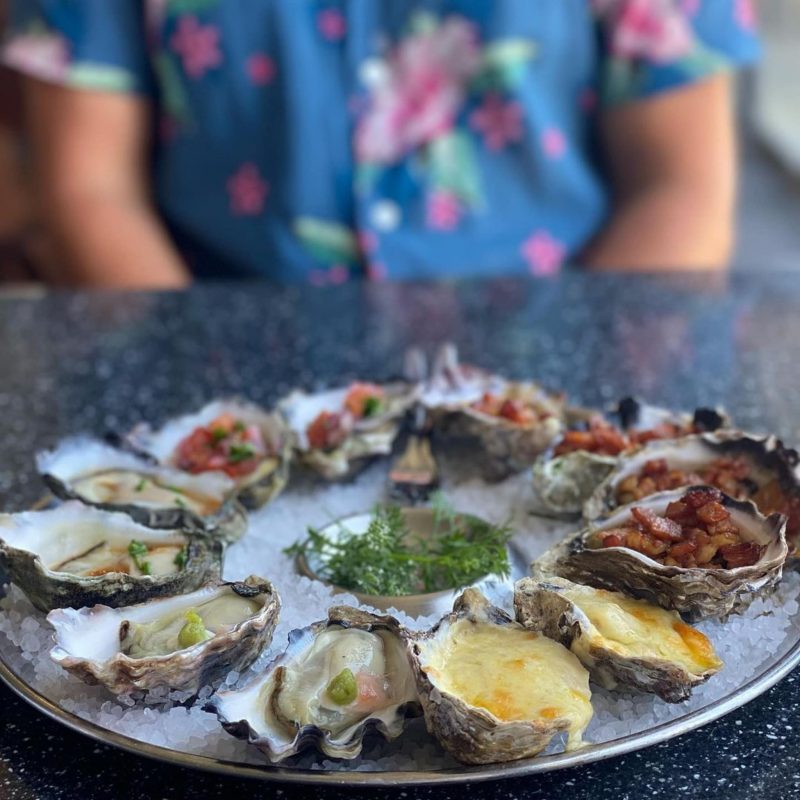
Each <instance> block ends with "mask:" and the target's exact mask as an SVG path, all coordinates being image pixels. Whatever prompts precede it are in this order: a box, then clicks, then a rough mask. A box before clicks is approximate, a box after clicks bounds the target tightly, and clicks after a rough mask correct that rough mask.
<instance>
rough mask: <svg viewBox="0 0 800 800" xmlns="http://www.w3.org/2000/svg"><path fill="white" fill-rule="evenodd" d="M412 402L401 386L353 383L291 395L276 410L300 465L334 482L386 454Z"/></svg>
mask: <svg viewBox="0 0 800 800" xmlns="http://www.w3.org/2000/svg"><path fill="white" fill-rule="evenodd" d="M414 398H415V395H414V389H413V387H412V386H410V385H408V384H405V383H391V384H384V385H379V384H374V383H353V384H351V385H350V386H347V387H341V388H338V389H330V390H327V391H323V392H316V393H314V394H308V393H306V392H302V391H295V392H292V394H290V395H289V396H288V397H286V398H285V399H284V400H282V401H281V402H280V403H279V405H278V409H279V410H280V412H281V413H282V414H283V415H284V417H285V418H286V421H287V424H288V426H289V428H290V429H291V431H292V433H293V435H294V442H295V447H296V448H297V452H298V454H299V458H300V460H301V461H302V462H303V463H304V464H306V465H307V466H309V467H310V468H311V469H313V470H314V471H315V472H317V473H319V474H320V475H321V476H322V477H323V478H326V479H327V480H340V479H345V478H349V477H352V476H353V475H355V474H356V473H357V472H358V471H359V470H360V469H362V468H363V467H365V466H366V465H367V464H368V463H369V461H370V460H371V459H373V458H375V457H376V456H382V455H388V454H389V453H391V451H392V445H393V444H394V441H395V439H396V438H397V434H398V433H399V431H400V423H401V420H402V417H403V416H404V415H405V413H406V412H407V411H408V409H409V408H410V407H411V405H412V404H413V403H414Z"/></svg>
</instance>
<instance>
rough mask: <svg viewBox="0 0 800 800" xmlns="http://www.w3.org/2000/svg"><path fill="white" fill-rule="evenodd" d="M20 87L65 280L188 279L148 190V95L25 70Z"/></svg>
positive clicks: (114, 283)
mask: <svg viewBox="0 0 800 800" xmlns="http://www.w3.org/2000/svg"><path fill="white" fill-rule="evenodd" d="M26 94H27V104H28V113H29V123H30V125H29V128H30V134H31V139H32V143H33V147H34V154H35V161H36V165H37V167H36V168H37V176H36V177H37V195H38V198H39V201H40V203H41V210H42V214H43V216H44V220H45V224H46V226H47V227H48V229H49V231H50V233H51V235H52V236H53V238H54V243H55V245H56V247H57V252H58V253H60V255H61V258H63V262H64V270H65V272H64V277H65V282H67V283H70V284H73V285H80V286H86V287H98V288H99V287H105V288H128V289H179V288H183V287H185V286H187V285H188V284H189V282H190V276H189V271H188V270H187V268H186V265H185V264H184V263H183V261H182V260H181V257H180V255H179V254H178V252H177V250H176V249H175V247H174V246H173V244H172V242H171V241H170V239H169V237H168V235H167V233H166V231H165V229H164V227H163V225H162V224H161V222H160V221H159V219H158V216H157V214H156V211H155V208H154V205H153V201H152V197H151V190H150V177H149V172H150V164H149V160H148V153H149V146H150V133H149V132H150V113H151V111H150V107H149V103H148V101H147V100H145V99H142V98H140V97H136V96H134V95H123V94H116V93H112V92H99V91H88V90H75V89H68V88H62V87H59V86H54V85H50V84H47V83H43V82H41V81H38V80H33V79H30V80H28V81H27V86H26Z"/></svg>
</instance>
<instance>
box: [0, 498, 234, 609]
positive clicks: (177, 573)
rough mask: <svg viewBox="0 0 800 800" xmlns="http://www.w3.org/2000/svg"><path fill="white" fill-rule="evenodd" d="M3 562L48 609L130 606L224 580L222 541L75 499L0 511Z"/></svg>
mask: <svg viewBox="0 0 800 800" xmlns="http://www.w3.org/2000/svg"><path fill="white" fill-rule="evenodd" d="M0 567H3V568H4V569H5V570H6V571H7V572H8V575H9V578H10V579H11V581H12V583H15V584H17V586H19V587H20V589H22V591H23V592H25V594H26V595H27V596H28V597H29V598H30V600H31V602H32V603H33V604H34V605H35V606H36V607H37V608H38V609H40V610H42V611H49V610H50V609H52V608H61V607H64V606H71V607H73V608H81V607H82V606H91V605H95V604H96V603H104V604H105V605H109V606H122V605H130V604H131V603H140V602H142V601H144V600H147V599H150V598H154V597H162V596H164V595H172V594H178V593H180V592H187V591H191V590H193V589H196V588H197V587H198V586H201V585H202V584H204V583H206V582H208V581H209V580H213V579H214V578H216V577H218V576H219V573H220V570H221V568H222V544H221V542H217V541H213V540H211V539H207V538H205V537H202V536H192V535H189V534H187V533H185V532H183V531H179V530H155V529H153V528H146V527H145V526H143V525H139V524H138V523H136V522H134V521H133V520H132V519H131V518H130V517H128V516H127V515H125V514H114V513H111V512H108V511H101V510H98V509H95V508H90V507H89V506H85V505H82V504H80V503H76V502H71V503H65V504H64V505H62V506H58V507H57V508H53V509H49V510H47V511H26V512H23V513H19V514H3V515H0Z"/></svg>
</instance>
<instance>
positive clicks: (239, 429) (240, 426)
mask: <svg viewBox="0 0 800 800" xmlns="http://www.w3.org/2000/svg"><path fill="white" fill-rule="evenodd" d="M246 428H247V426H246V425H245V424H244V422H242V421H241V420H240V419H238V420H236V422H234V423H233V429H234V430H235V431H236V433H244V432H245V429H246Z"/></svg>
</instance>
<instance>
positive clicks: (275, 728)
mask: <svg viewBox="0 0 800 800" xmlns="http://www.w3.org/2000/svg"><path fill="white" fill-rule="evenodd" d="M207 708H208V710H211V711H214V712H215V713H216V714H217V716H218V717H219V719H220V722H221V723H222V725H223V727H224V728H225V730H227V731H228V733H230V734H232V735H234V736H236V737H238V738H240V739H245V740H247V741H249V742H250V743H251V744H253V745H255V746H256V747H257V748H258V749H259V750H261V751H262V752H263V753H264V754H265V755H266V757H267V758H268V759H269V760H270V761H271V762H273V763H278V762H280V761H283V760H285V759H286V758H289V757H290V756H293V755H295V754H297V753H299V752H300V751H302V750H304V749H306V748H308V747H315V748H317V749H318V750H319V751H320V752H322V753H324V754H325V755H327V756H329V757H331V758H355V757H356V756H357V755H358V754H359V753H360V752H361V748H362V742H363V739H364V736H365V735H366V734H367V733H370V732H376V733H379V734H381V735H382V736H384V737H385V738H386V739H394V738H396V737H397V736H399V735H400V733H401V732H402V730H403V726H404V724H405V719H406V718H407V717H408V716H418V714H419V705H418V702H417V693H416V688H415V686H414V678H413V675H412V672H411V666H410V664H409V661H408V656H407V653H406V648H405V644H404V641H403V636H402V631H401V628H400V625H399V623H398V622H397V620H395V619H394V618H393V617H389V616H376V615H374V614H369V613H367V612H365V611H359V610H358V609H355V608H349V607H347V606H337V607H334V608H331V609H330V611H329V612H328V619H327V620H325V621H323V622H317V623H314V624H313V625H311V626H309V627H308V628H304V629H302V630H297V631H293V632H292V633H291V634H290V635H289V646H288V648H287V650H286V651H285V652H284V653H283V655H281V656H280V657H279V658H278V659H276V660H275V661H274V662H273V663H272V664H271V665H270V666H269V667H268V668H267V670H266V671H265V672H264V673H263V674H262V675H260V676H259V677H257V678H256V679H254V680H253V681H251V682H250V683H249V684H248V685H246V686H244V687H242V688H241V689H234V690H232V691H222V692H219V693H218V694H216V695H215V696H214V697H212V698H211V700H210V701H209V703H208V706H207Z"/></svg>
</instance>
